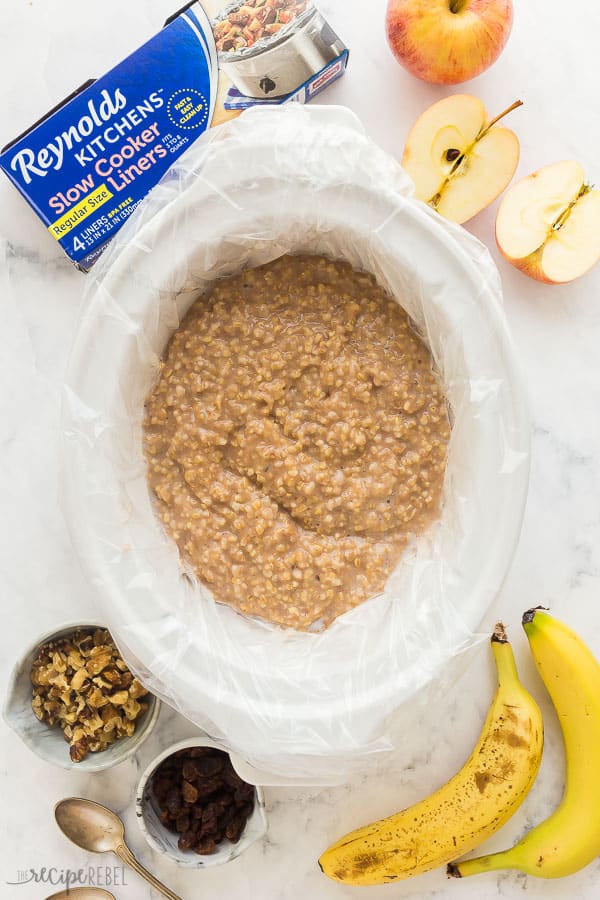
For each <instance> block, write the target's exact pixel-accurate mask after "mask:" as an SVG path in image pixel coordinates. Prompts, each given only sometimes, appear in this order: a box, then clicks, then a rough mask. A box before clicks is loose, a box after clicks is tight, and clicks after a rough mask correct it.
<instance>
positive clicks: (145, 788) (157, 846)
mask: <svg viewBox="0 0 600 900" xmlns="http://www.w3.org/2000/svg"><path fill="white" fill-rule="evenodd" d="M189 747H215V748H216V749H217V750H222V751H223V752H224V753H227V754H228V756H229V758H230V759H231V762H232V764H233V767H234V769H235V768H236V766H235V762H236V757H235V755H234V754H231V753H228V751H227V750H226V748H225V747H223V746H222V745H221V744H219V743H218V741H213V740H212V739H211V738H209V737H207V736H206V735H203V734H200V735H198V737H196V738H188V739H187V740H185V741H179V742H178V743H177V744H172V745H171V746H170V747H167V749H166V750H164V751H163V752H162V753H161V754H159V756H157V757H156V758H155V759H153V760H152V762H151V763H150V764H149V765H148V767H147V768H146V770H145V772H144V774H143V775H142V777H141V778H140V783H139V785H138V789H137V794H136V798H135V813H136V816H137V820H138V824H139V826H140V829H141V831H142V834H143V835H144V837H145V838H146V841H147V842H148V844H149V845H150V847H151V848H152V849H153V850H155V851H156V852H157V853H160V854H162V855H163V856H167V857H168V858H169V859H171V860H173V861H174V862H176V863H177V865H179V866H185V867H187V868H190V869H208V868H211V867H213V866H221V865H223V864H224V863H228V862H231V860H232V859H236V858H237V857H238V856H240V854H242V853H243V852H244V850H247V849H248V847H251V846H252V844H255V843H256V842H257V841H260V840H261V839H262V838H263V837H264V836H265V834H266V833H267V829H268V823H267V816H266V813H265V798H264V794H263V792H262V788H260V787H259V786H258V785H255V787H254V790H255V802H254V811H253V813H252V815H251V816H250V818H249V819H248V822H247V823H246V827H245V828H244V830H243V832H242V836H241V837H240V839H239V841H238V842H237V844H232V843H231V841H227V840H225V841H223V842H222V843H221V844H220V845H219V846H218V849H217V852H216V853H213V854H211V855H210V856H199V855H198V854H196V853H194V852H193V851H191V850H180V849H179V847H178V846H177V840H178V835H176V834H174V833H173V832H171V831H169V830H168V829H167V828H165V826H164V825H163V824H162V822H161V821H160V820H159V815H160V809H159V807H158V804H157V802H156V798H155V796H154V794H153V792H152V776H153V775H154V773H155V771H156V770H157V768H158V767H159V765H160V764H161V762H162V761H163V760H165V759H166V758H167V757H168V756H172V754H173V753H176V752H177V751H178V750H186V749H188V748H189Z"/></svg>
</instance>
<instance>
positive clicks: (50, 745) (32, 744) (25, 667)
mask: <svg viewBox="0 0 600 900" xmlns="http://www.w3.org/2000/svg"><path fill="white" fill-rule="evenodd" d="M104 627H105V626H103V625H98V624H96V623H94V622H91V623H90V622H86V623H85V624H82V623H81V622H72V623H67V624H65V625H62V626H61V627H60V628H58V629H56V630H54V631H51V632H49V633H48V634H44V635H42V636H41V637H40V638H38V639H37V640H36V642H35V643H34V644H32V645H31V646H30V647H29V649H28V650H26V651H25V653H24V654H23V656H22V657H21V659H20V661H19V662H18V663H17V664H16V666H15V667H14V669H13V671H12V673H11V676H10V681H9V686H8V692H7V699H6V703H5V706H4V709H3V716H4V721H5V722H6V724H7V725H8V726H9V727H10V728H12V730H13V731H14V732H15V734H18V735H19V737H20V738H21V740H22V741H23V743H24V744H26V745H27V746H28V747H29V749H30V750H32V751H33V753H35V754H37V756H39V757H40V758H41V759H44V760H46V762H49V763H52V764H53V765H55V766H59V767H60V768H61V769H73V770H75V771H76V772H82V773H85V774H86V775H87V774H89V773H93V772H103V771H105V770H106V769H110V768H112V766H117V765H118V764H119V763H122V762H123V761H124V760H126V759H128V758H129V757H130V756H132V755H133V754H134V753H135V752H136V751H137V750H138V748H139V747H140V746H141V744H142V743H143V742H144V741H145V740H146V738H147V737H148V735H149V734H150V732H151V731H152V729H153V728H154V726H155V724H156V720H157V719H158V714H159V712H160V701H159V700H158V699H157V698H156V697H155V696H153V695H152V694H148V696H147V697H146V698H144V699H145V702H147V703H148V709H147V710H146V712H144V713H143V715H142V716H140V718H139V720H137V721H136V728H135V732H134V734H133V735H132V736H131V737H123V738H119V739H118V740H117V741H115V742H114V744H111V745H110V747H108V748H107V749H106V750H102V751H100V752H98V753H88V755H87V756H86V757H85V759H83V760H82V761H81V762H78V763H74V762H73V761H72V759H71V757H70V756H69V745H68V744H67V742H66V741H65V739H64V737H63V733H62V730H61V729H60V728H59V727H58V726H57V725H56V726H54V727H53V728H50V727H49V726H48V725H46V723H45V722H40V721H39V720H38V719H37V718H36V716H35V715H34V712H33V710H32V708H31V699H32V685H31V668H32V666H33V661H34V659H35V657H36V655H37V652H38V650H39V648H40V647H41V646H42V644H45V643H46V642H47V641H51V640H58V639H59V638H62V637H66V636H67V635H70V634H73V632H74V631H78V630H79V629H82V628H83V629H86V630H87V629H93V628H104Z"/></svg>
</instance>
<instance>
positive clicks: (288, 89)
mask: <svg viewBox="0 0 600 900" xmlns="http://www.w3.org/2000/svg"><path fill="white" fill-rule="evenodd" d="M242 7H243V3H241V2H240V0H236V2H235V3H234V4H232V5H231V6H229V7H227V9H226V10H224V11H223V13H222V14H221V15H220V16H219V17H218V18H217V19H215V20H214V22H213V25H214V26H215V27H217V26H218V25H219V23H220V22H224V21H226V20H228V18H229V17H230V16H233V17H235V16H236V15H237V14H238V11H239V10H240V8H242ZM283 11H285V8H284V10H283ZM344 49H345V48H344V44H343V42H342V41H341V40H340V39H339V38H338V36H337V35H336V34H335V32H334V31H333V29H332V28H331V27H330V25H329V24H328V23H327V22H326V21H325V19H324V18H323V16H322V15H321V14H320V12H319V11H318V10H317V9H316V8H315V7H314V6H313V5H312V3H309V4H308V6H307V8H306V9H305V10H304V11H303V12H301V13H300V14H299V15H298V16H296V18H294V19H292V20H291V21H290V22H288V23H286V24H284V25H283V26H282V28H281V29H280V30H279V31H277V32H275V33H273V34H268V35H264V36H263V37H261V38H260V39H259V40H257V41H256V42H255V43H253V44H252V45H251V46H247V47H240V48H238V49H236V48H235V47H234V46H232V47H230V48H229V49H226V50H220V51H219V66H220V68H221V69H222V71H223V72H224V73H225V75H227V76H228V77H229V78H230V79H231V81H232V83H233V84H234V86H235V87H236V88H237V89H238V90H239V91H240V92H241V93H242V94H244V95H245V96H246V97H252V98H255V99H259V98H260V99H263V98H269V99H274V98H277V97H284V96H286V95H287V94H290V93H292V91H295V90H296V89H297V88H299V87H300V85H302V84H304V82H305V81H308V79H309V78H312V77H313V75H316V74H317V72H320V71H321V69H323V68H324V67H325V66H326V65H327V64H328V63H330V62H331V61H332V60H334V59H336V58H337V57H338V56H339V55H340V53H341V52H342V51H343V50H344Z"/></svg>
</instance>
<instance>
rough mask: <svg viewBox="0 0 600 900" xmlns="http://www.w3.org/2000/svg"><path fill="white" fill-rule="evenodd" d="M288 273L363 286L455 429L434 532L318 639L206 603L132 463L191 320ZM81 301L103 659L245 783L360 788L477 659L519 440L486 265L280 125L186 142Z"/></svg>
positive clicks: (475, 245) (432, 216)
mask: <svg viewBox="0 0 600 900" xmlns="http://www.w3.org/2000/svg"><path fill="white" fill-rule="evenodd" d="M290 252H291V253H294V252H299V253H307V252H313V253H317V254H325V255H329V256H331V257H334V258H335V257H337V258H343V259H346V260H347V261H349V262H350V263H352V265H354V266H355V267H356V268H362V269H366V270H368V271H370V272H372V273H373V275H375V277H376V278H377V279H378V281H379V282H380V283H381V284H382V285H383V286H384V287H386V288H387V289H388V290H389V291H390V293H391V294H392V296H394V297H396V298H397V299H398V302H401V304H402V306H403V307H404V308H405V309H406V311H407V312H408V314H409V315H410V317H411V318H412V320H413V322H414V323H415V325H416V327H417V328H418V329H419V331H420V332H421V333H422V334H423V336H424V338H425V339H426V340H427V342H428V344H429V346H430V348H431V351H432V354H433V356H434V359H435V360H436V362H437V364H438V366H439V368H440V372H441V374H442V377H443V379H444V382H445V385H446V389H447V393H448V397H449V402H450V405H451V408H452V412H453V415H454V426H453V435H452V440H451V444H450V451H449V459H448V468H447V473H446V481H445V487H444V502H443V509H442V513H441V517H440V520H439V522H438V523H436V525H435V526H433V527H432V529H431V530H430V532H428V534H427V535H426V536H423V538H422V539H421V538H420V539H419V541H418V542H417V543H416V544H415V546H414V547H412V548H411V550H410V552H408V553H407V554H405V556H404V557H403V559H402V560H401V562H400V563H399V565H398V568H397V569H396V571H395V572H394V573H393V575H392V576H391V577H390V579H389V580H388V583H387V585H386V587H385V590H384V592H383V593H382V594H381V595H380V596H378V597H375V598H373V599H371V600H369V601H367V602H365V603H363V604H361V605H360V606H359V607H357V608H356V609H354V610H352V611H350V612H349V613H346V614H345V615H343V616H341V617H339V618H338V619H337V620H336V621H335V622H334V623H333V625H332V626H331V627H330V628H328V629H327V630H326V631H324V632H322V633H319V634H309V633H301V632H290V631H284V630H282V629H279V628H277V627H274V626H269V625H267V624H265V623H264V622H258V621H254V620H250V619H247V618H246V617H244V616H242V615H240V614H238V613H236V612H235V611H234V610H233V609H231V608H229V607H227V606H225V605H223V604H220V603H218V602H215V600H214V598H212V596H211V595H210V593H209V592H208V590H207V589H206V588H204V587H203V586H202V585H201V584H198V583H197V582H196V581H195V580H194V578H193V577H192V576H191V575H190V573H189V572H187V571H186V570H184V569H183V568H182V566H181V564H180V561H179V557H178V554H177V550H176V547H175V545H174V544H173V543H172V542H171V541H170V540H169V539H167V537H166V535H165V534H164V532H163V530H162V527H161V525H160V523H159V520H158V517H157V516H156V515H155V513H154V510H153V506H152V500H151V496H150V491H149V489H148V485H147V482H146V474H145V462H144V458H143V454H142V440H141V432H142V418H143V405H144V399H145V397H146V396H147V393H148V391H149V390H150V388H151V386H152V385H153V383H154V379H155V378H156V374H157V370H158V368H157V367H158V364H159V360H160V356H161V354H162V353H163V351H164V349H165V347H166V344H167V342H168V340H169V338H170V336H171V335H172V333H173V332H174V330H175V329H176V328H177V327H178V324H179V322H180V321H181V319H182V317H183V316H184V315H185V313H186V312H187V310H188V309H189V307H190V305H191V304H192V303H193V302H194V301H195V300H196V298H197V297H199V296H201V295H202V294H203V293H204V292H205V291H206V289H207V287H208V286H209V285H210V284H212V283H213V282H214V280H215V279H217V278H220V277H224V276H227V275H229V274H233V273H235V272H238V271H240V270H241V269H243V268H245V267H247V266H256V265H260V264H262V263H265V262H268V261H269V260H270V259H275V258H277V257H279V256H281V255H282V254H285V253H290ZM87 283H88V288H87V292H86V299H85V312H84V315H83V319H82V321H81V325H80V328H79V331H78V334H77V337H76V341H75V345H74V347H73V351H72V355H71V358H70V362H69V366H68V373H67V378H66V388H65V394H64V399H65V402H64V417H63V431H64V435H65V458H64V485H65V497H66V506H65V514H66V518H67V521H68V523H69V526H70V530H71V534H72V538H73V541H74V544H75V546H76V548H77V550H78V552H79V555H80V557H81V560H82V563H83V566H84V568H85V570H86V571H87V573H88V575H89V577H90V580H91V581H92V582H93V584H94V585H95V586H96V588H97V591H98V598H99V603H100V606H101V609H102V614H103V618H104V620H105V621H106V623H107V625H109V627H110V629H111V632H112V634H113V636H114V637H115V639H116V641H117V643H118V645H119V647H120V649H121V652H122V653H123V655H124V658H125V659H126V661H127V663H128V665H129V666H130V667H132V668H133V669H134V670H135V671H136V673H137V674H138V675H139V676H140V677H141V678H142V679H143V680H144V682H145V683H146V685H147V686H148V687H149V688H150V689H151V690H152V691H153V692H154V693H156V694H158V695H159V696H160V697H161V698H162V699H163V700H165V701H166V702H167V703H170V704H171V705H172V706H174V707H175V708H177V709H178V710H180V711H181V712H182V713H183V714H184V715H185V716H187V717H188V718H190V719H191V720H193V721H194V722H195V723H196V724H197V725H198V726H199V727H201V728H202V729H203V730H204V731H206V732H207V733H208V734H210V735H211V736H212V737H213V738H214V739H216V740H219V741H221V742H222V743H223V744H224V745H225V746H227V747H228V748H229V749H230V750H232V751H233V752H235V753H237V754H238V755H239V756H241V757H243V758H244V759H246V760H247V761H248V762H249V763H250V764H251V765H252V766H253V767H255V768H257V769H261V770H263V771H266V772H268V773H270V778H266V777H264V776H263V778H262V781H263V783H268V781H269V780H274V779H279V780H283V781H290V782H293V781H294V780H297V781H299V782H302V783H308V784H333V783H338V782H340V781H343V780H344V779H346V778H348V777H349V776H350V775H351V774H353V773H354V772H356V771H358V770H364V768H365V766H366V765H367V764H368V762H369V761H370V760H374V759H377V757H378V754H380V753H382V752H387V751H390V750H392V749H394V747H398V746H399V745H400V744H401V742H402V741H403V739H404V735H405V734H406V729H407V727H408V725H407V723H408V722H409V721H414V719H415V717H417V716H418V714H419V710H421V709H423V708H424V705H426V704H429V703H430V702H431V701H432V698H434V697H436V696H438V697H439V696H441V695H443V692H444V691H445V690H447V688H448V685H449V683H450V681H451V679H452V678H453V677H456V675H457V673H458V670H459V669H460V668H461V667H462V666H464V665H465V664H466V661H467V660H468V658H469V654H470V652H471V651H474V650H475V649H476V648H477V647H478V646H481V645H482V640H483V639H482V638H481V637H478V636H477V634H476V630H477V628H478V625H479V622H480V621H481V619H482V617H483V615H484V613H485V611H486V609H487V607H488V606H489V604H490V603H491V602H492V600H494V599H495V597H496V595H497V593H498V591H499V589H500V587H501V585H502V582H503V579H504V577H505V575H506V572H507V569H508V567H509V564H510V562H511V559H512V556H513V553H514V550H515V547H516V543H517V540H518V536H519V530H520V525H521V519H522V514H523V510H524V504H525V498H526V492H527V484H528V473H529V425H528V417H527V411H526V407H525V404H524V401H523V390H522V386H521V381H520V377H519V372H518V367H517V364H516V361H515V355H514V351H513V347H512V342H511V340H510V337H509V335H508V331H507V327H506V322H505V319H504V314H503V311H502V307H501V289H500V282H499V278H498V274H497V271H496V269H495V266H494V264H493V262H492V261H491V257H490V256H489V254H488V252H487V250H485V248H484V247H483V246H482V245H481V244H480V243H479V242H478V241H477V240H475V239H474V238H473V237H471V236H470V235H469V234H468V233H467V232H466V231H465V230H464V229H462V228H460V227H458V226H455V225H452V224H450V223H447V222H445V221H444V220H443V219H442V218H441V217H440V216H438V215H437V213H434V212H433V211H432V210H431V209H430V208H429V207H427V206H426V205H424V204H422V203H420V202H419V201H416V200H415V199H414V198H413V197H412V184H411V182H410V179H409V178H408V176H407V175H406V173H405V172H403V170H402V169H401V168H400V166H398V164H397V163H396V162H395V161H394V160H393V159H392V158H391V157H389V156H388V155H387V154H386V153H384V152H383V151H382V150H380V149H379V148H378V147H377V146H376V145H375V144H374V143H373V142H372V141H371V140H369V138H368V137H367V136H366V135H365V134H364V132H363V130H362V128H361V126H360V123H359V122H358V120H357V119H356V117H355V116H354V115H353V114H352V113H351V112H350V111H349V110H344V109H341V108H335V107H325V106H323V107H312V108H311V107H303V106H299V105H297V104H290V105H289V106H283V107H279V108H277V107H274V108H255V109H252V110H250V111H248V112H246V113H244V114H243V115H242V116H241V117H240V118H239V119H238V120H236V121H235V122H233V123H229V124H228V125H226V126H224V127H223V130H221V131H218V130H217V131H216V132H215V131H213V132H212V133H211V135H210V136H207V137H206V138H205V139H204V138H203V139H201V140H200V141H199V142H198V143H197V144H196V145H195V146H194V147H193V148H192V149H191V150H190V151H189V152H188V153H186V154H184V155H183V156H182V157H181V159H180V160H179V161H178V163H177V164H176V168H175V171H174V172H172V173H171V176H170V177H169V178H168V179H167V180H165V181H164V182H162V183H161V184H160V185H159V186H158V187H157V188H155V190H154V191H153V192H152V194H151V195H150V197H149V199H148V201H147V202H146V203H145V204H143V205H142V206H141V207H140V208H139V209H138V210H137V211H136V213H135V215H134V216H132V217H131V219H130V221H129V222H128V223H127V225H126V226H125V227H124V228H123V229H122V230H121V231H120V232H119V235H118V236H117V237H116V238H115V241H114V242H113V244H112V245H111V247H110V248H109V249H108V250H107V251H106V253H105V254H104V256H103V257H102V259H101V260H100V262H99V263H98V264H97V266H96V267H95V268H94V270H93V271H92V273H91V275H89V276H88V282H87ZM259 780H260V779H259Z"/></svg>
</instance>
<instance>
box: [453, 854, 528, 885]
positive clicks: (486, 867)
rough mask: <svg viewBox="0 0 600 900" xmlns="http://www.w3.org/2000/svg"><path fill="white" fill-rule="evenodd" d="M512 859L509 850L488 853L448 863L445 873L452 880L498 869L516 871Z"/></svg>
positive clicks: (516, 866) (516, 867)
mask: <svg viewBox="0 0 600 900" xmlns="http://www.w3.org/2000/svg"><path fill="white" fill-rule="evenodd" d="M518 868H519V867H518V865H516V863H515V861H514V860H513V859H512V854H511V851H510V850H501V851H500V852H499V853H490V854H489V855H488V856H477V857H475V858H474V859H466V860H464V861H463V862H459V863H448V866H447V868H446V872H447V873H448V875H451V876H452V878H468V876H469V875H480V874H482V873H483V872H497V871H498V870H499V869H518Z"/></svg>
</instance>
